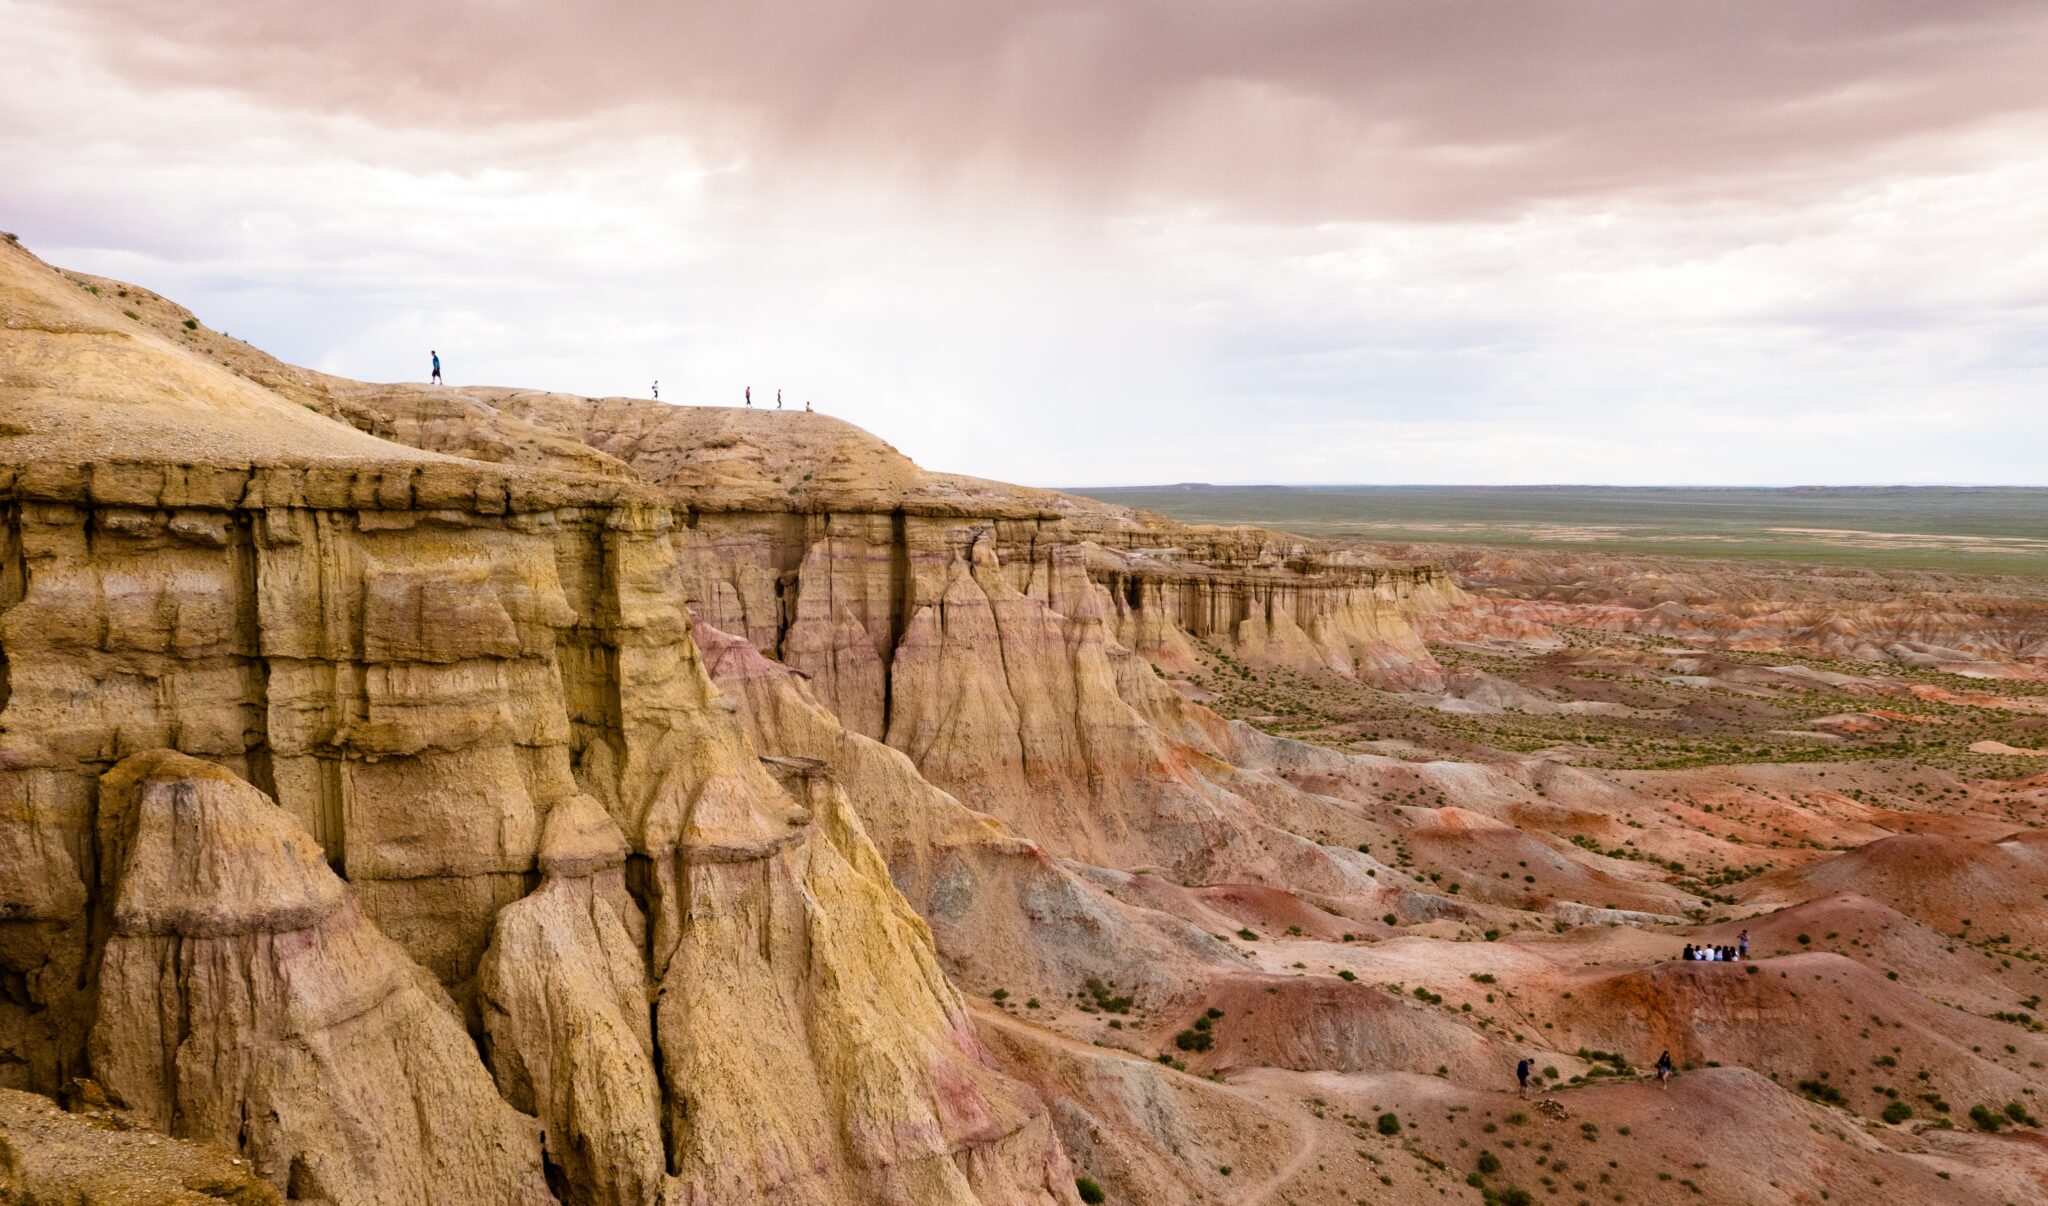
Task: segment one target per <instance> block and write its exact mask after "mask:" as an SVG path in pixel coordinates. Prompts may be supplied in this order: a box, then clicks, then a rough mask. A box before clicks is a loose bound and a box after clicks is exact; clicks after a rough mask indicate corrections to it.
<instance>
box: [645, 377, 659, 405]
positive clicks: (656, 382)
mask: <svg viewBox="0 0 2048 1206" xmlns="http://www.w3.org/2000/svg"><path fill="white" fill-rule="evenodd" d="M648 388H649V389H651V390H653V391H654V400H655V401H656V402H659V401H661V378H659V377H656V378H655V379H654V384H653V385H651V386H648Z"/></svg>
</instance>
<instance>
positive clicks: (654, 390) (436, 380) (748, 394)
mask: <svg viewBox="0 0 2048 1206" xmlns="http://www.w3.org/2000/svg"><path fill="white" fill-rule="evenodd" d="M427 357H428V361H429V363H430V365H431V366H432V370H433V371H432V374H431V375H430V376H429V377H428V380H429V381H431V382H432V383H433V384H435V385H440V384H441V383H442V382H441V353H440V352H438V351H436V350H434V349H432V348H429V349H427ZM647 390H648V392H649V393H651V394H653V395H654V400H655V401H657V402H659V401H661V382H660V381H659V380H658V379H657V380H656V381H655V382H654V383H653V384H652V385H650V386H648V387H647ZM741 396H742V397H743V398H744V399H745V400H746V404H747V405H748V406H752V405H753V404H754V387H753V386H751V385H749V386H747V388H746V391H745V393H744V394H742V395H741ZM775 409H777V410H781V409H782V391H781V390H779V389H778V390H776V391H775ZM804 413H805V414H813V413H816V412H814V411H812V410H811V404H810V403H809V402H806V403H804Z"/></svg>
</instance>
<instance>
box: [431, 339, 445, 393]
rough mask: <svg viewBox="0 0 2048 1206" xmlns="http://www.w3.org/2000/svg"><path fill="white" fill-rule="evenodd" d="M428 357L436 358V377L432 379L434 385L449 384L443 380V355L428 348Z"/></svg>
mask: <svg viewBox="0 0 2048 1206" xmlns="http://www.w3.org/2000/svg"><path fill="white" fill-rule="evenodd" d="M427 355H429V356H432V357H433V358H434V375H433V377H432V378H431V380H432V381H433V383H434V384H435V385H445V384H447V382H445V381H443V380H441V353H439V352H437V351H435V350H434V349H432V348H428V349H427Z"/></svg>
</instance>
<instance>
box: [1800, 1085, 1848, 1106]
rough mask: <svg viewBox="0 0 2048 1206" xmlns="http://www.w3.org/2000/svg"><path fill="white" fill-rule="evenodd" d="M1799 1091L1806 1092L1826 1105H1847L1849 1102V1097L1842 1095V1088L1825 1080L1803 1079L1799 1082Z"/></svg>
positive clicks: (1809, 1097) (1811, 1097) (1812, 1098)
mask: <svg viewBox="0 0 2048 1206" xmlns="http://www.w3.org/2000/svg"><path fill="white" fill-rule="evenodd" d="M1799 1091H1800V1092H1801V1093H1804V1094H1806V1096H1807V1097H1808V1099H1810V1100H1813V1101H1818V1102H1821V1103H1823V1104H1825V1105H1831V1106H1845V1105H1848V1104H1849V1099H1848V1098H1846V1097H1844V1096H1842V1091H1841V1090H1840V1089H1838V1088H1836V1087H1835V1086H1833V1085H1831V1084H1829V1083H1828V1082H1826V1081H1824V1080H1802V1081H1800V1082H1799Z"/></svg>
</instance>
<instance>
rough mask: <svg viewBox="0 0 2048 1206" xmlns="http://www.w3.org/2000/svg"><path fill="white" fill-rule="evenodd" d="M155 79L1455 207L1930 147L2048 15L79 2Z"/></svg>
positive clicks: (1977, 11) (811, 153)
mask: <svg viewBox="0 0 2048 1206" xmlns="http://www.w3.org/2000/svg"><path fill="white" fill-rule="evenodd" d="M62 7H63V8H64V9H65V10H66V11H67V12H69V13H71V14H73V15H74V16H77V15H79V14H89V15H90V17H91V18H92V19H94V20H96V21H97V22H98V23H99V25H100V26H101V28H102V31H103V37H102V39H101V40H102V42H103V44H104V45H105V47H106V49H107V53H108V54H109V56H110V59H111V61H112V62H113V63H114V64H115V66H116V68H117V70H119V71H120V72H122V73H123V74H124V75H126V76H127V77H128V78H129V79H130V80H131V81H133V82H134V83H136V84H138V85H141V86H152V85H163V84H182V85H201V86H205V87H208V88H217V89H223V90H228V91H233V92H242V93H249V94H254V95H256V96H257V97H259V98H261V99H262V100H263V101H265V102H266V103H271V104H282V105H291V106H302V107H305V108H308V109H317V110H322V111H328V112H341V113H346V114H351V115H357V116H361V117H364V118H366V119H368V120H371V121H374V122H376V123H379V124H382V125H387V126H401V127H410V128H416V129H421V130H429V131H441V132H443V133H444V134H445V135H446V137H447V140H448V141H447V142H446V144H445V146H444V147H443V150H442V153H445V154H446V155H448V156H449V157H450V159H451V160H452V161H457V162H462V161H465V148H464V146H463V143H462V136H463V134H464V133H465V131H477V130H480V129H483V128H485V127H489V126H492V125H494V124H498V123H522V124H530V123H555V124H559V125H560V126H561V127H562V132H563V134H564V136H565V137H567V138H570V139H572V140H573V139H590V140H597V141H600V142H601V141H604V140H607V139H608V138H611V137H613V136H623V135H627V134H645V133H648V132H650V131H651V130H655V129H659V130H664V131H668V132H673V133H680V134H681V135H683V136H684V137H685V138H687V139H689V140H690V141H691V142H692V143H693V144H694V145H695V146H696V147H698V148H699V150H700V152H701V153H703V154H705V155H707V156H710V157H711V158H712V159H713V160H720V159H724V160H728V161H731V162H735V163H743V164H744V165H745V166H746V167H748V168H749V169H750V170H749V172H748V176H749V177H751V178H752V179H754V180H755V181H759V180H762V179H764V178H766V179H777V178H779V179H782V180H785V181H805V180H811V179H824V178H835V179H839V180H846V179H866V178H872V179H875V180H877V181H879V182H882V183H884V184H895V185H904V186H914V187H922V188H930V189H938V190H951V189H962V190H968V191H971V192H976V193H995V194H1000V193H1002V192H1004V191H1006V190H1020V191H1023V192H1027V193H1030V194H1035V195H1042V196H1049V197H1051V198H1053V199H1056V200H1058V201H1061V202H1063V203H1065V204H1069V205H1072V206H1074V207H1076V208H1079V209H1084V210H1104V211H1120V210H1126V209H1133V208H1155V207H1175V206H1184V207H1193V208H1195V209H1197V210H1198V211H1201V212H1211V213H1215V214H1219V215H1224V216H1236V217H1250V218H1259V219H1265V218H1277V219H1283V220H1291V221H1302V220H1311V221H1313V220H1341V219H1372V218H1393V219H1410V220H1413V219H1424V220H1428V219H1469V218H1487V217H1500V216H1502V215H1505V214H1511V213H1515V212H1522V211H1525V210H1527V209H1528V208H1530V207H1531V206H1534V205H1537V204H1540V203H1542V202H1545V201H1550V200H1565V199H1581V200H1583V199H1587V198H1598V197H1601V196H1608V195H1612V196H1616V197H1627V198H1637V199H1640V198H1677V199H1698V198H1755V197H1757V196H1759V195H1765V194H1770V193H1772V192H1776V191H1781V190H1793V191H1797V190H1800V189H1803V188H1805V187H1808V186H1813V185H1820V186H1832V185H1835V184H1839V183H1841V182H1842V181H1844V180H1848V179H1854V178H1858V177H1864V176H1869V175H1871V174H1880V175H1881V174H1886V173H1888V172H1890V171H1893V170H1924V169H1925V168H1927V167H1928V166H1929V165H1930V163H1933V164H1934V165H1935V166H1938V161H1939V160H1940V157H1941V155H1942V153H1943V151H1942V140H1941V139H1940V138H1938V137H1935V136H1939V135H1943V134H1953V133H1955V132H1958V131H1961V130H1966V129H1969V128H1972V127H1977V126H1983V125H1987V124H1990V123H1995V122H1997V121H1998V120H1999V119H2001V118H2010V117H2013V116H2016V115H2021V114H2031V113H2035V112H2037V111H2038V110H2040V109H2042V108H2044V107H2048V89H2044V88H2043V87H2042V85H2041V83H2040V74H2041V64H2042V63H2044V62H2048V5H2042V4H2040V3H2037V2H2032V0H1952V2H1908V0H1791V2H1788V0H1766V2H1759V0H1696V2H1690V0H1689V2H1663V0H1498V2H1490V3H1473V2H1460V0H1368V2H1345V3H1339V2H1330V0H1264V2H1261V3H1243V2H1241V0H1125V2H1121V3H1099V4H1071V3H1070V4H1060V3H1017V2H1014V0H988V2H984V3H974V2H966V3H962V2H958V0H875V2H870V3H833V2H829V0H766V2H761V3H725V4H702V3H687V4H676V3H656V2H645V0H631V2H618V0H613V2H602V3H545V4H543V3H530V2H525V0H454V2H451V3H437V4H431V5H422V4H419V3H416V2H415V0H402V2H401V0H353V2H351V3H341V4H337V3H329V2H324V0H323V2H320V3H311V2H305V0H300V2H289V0H288V2H279V0H66V2H65V4H64V5H63V6H62Z"/></svg>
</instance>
